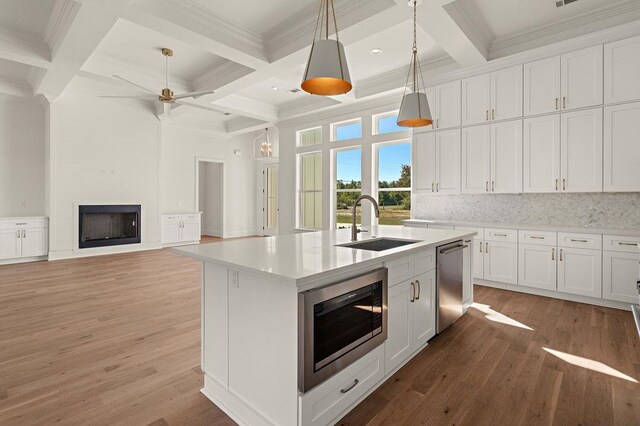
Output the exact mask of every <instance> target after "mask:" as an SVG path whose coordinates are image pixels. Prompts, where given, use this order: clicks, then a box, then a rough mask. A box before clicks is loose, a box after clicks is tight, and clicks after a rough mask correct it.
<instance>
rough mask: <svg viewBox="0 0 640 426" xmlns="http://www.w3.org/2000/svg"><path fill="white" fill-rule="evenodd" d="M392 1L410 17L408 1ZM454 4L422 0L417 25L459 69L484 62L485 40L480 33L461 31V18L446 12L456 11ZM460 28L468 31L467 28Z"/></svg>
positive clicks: (444, 0) (443, 0)
mask: <svg viewBox="0 0 640 426" xmlns="http://www.w3.org/2000/svg"><path fill="white" fill-rule="evenodd" d="M394 1H395V2H396V4H397V5H398V6H397V7H398V8H400V9H403V10H405V11H406V13H407V16H410V15H411V12H412V9H411V8H410V7H408V6H407V3H408V2H407V0H394ZM454 1H456V0H430V1H423V2H422V5H421V6H418V16H417V21H418V25H419V26H420V27H421V28H422V29H423V30H424V31H426V32H427V33H428V34H429V35H430V36H431V37H432V38H433V40H434V41H435V42H436V43H438V44H439V45H440V46H441V47H442V48H443V49H444V51H445V52H447V53H448V54H449V56H451V57H452V58H453V59H455V60H456V62H458V63H459V64H460V65H461V66H463V67H468V66H473V65H478V64H481V63H484V62H487V58H488V57H489V47H488V46H485V44H486V41H485V40H483V39H482V38H481V37H480V33H479V32H474V31H469V30H467V32H465V31H463V29H462V28H461V25H462V22H463V21H462V17H461V16H462V15H461V14H460V13H453V12H451V14H450V13H449V11H450V10H453V11H457V12H459V10H458V9H457V7H458V6H457V5H455V4H453V3H454ZM452 15H453V16H455V17H456V19H457V20H458V22H456V19H454V18H453V17H452ZM462 26H463V27H465V28H468V25H462Z"/></svg>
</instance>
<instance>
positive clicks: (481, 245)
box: [480, 243, 482, 253]
mask: <svg viewBox="0 0 640 426" xmlns="http://www.w3.org/2000/svg"><path fill="white" fill-rule="evenodd" d="M480 253H482V243H480Z"/></svg>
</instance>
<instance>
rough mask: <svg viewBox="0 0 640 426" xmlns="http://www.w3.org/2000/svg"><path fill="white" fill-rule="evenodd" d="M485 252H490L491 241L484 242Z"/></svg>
mask: <svg viewBox="0 0 640 426" xmlns="http://www.w3.org/2000/svg"><path fill="white" fill-rule="evenodd" d="M484 252H485V253H489V243H484Z"/></svg>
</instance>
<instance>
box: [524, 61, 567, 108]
mask: <svg viewBox="0 0 640 426" xmlns="http://www.w3.org/2000/svg"><path fill="white" fill-rule="evenodd" d="M560 97H561V94H560V57H559V56H555V57H553V58H547V59H542V60H540V61H536V62H531V63H528V64H524V115H525V116H529V115H537V114H545V113H548V112H554V111H558V110H559V109H560Z"/></svg>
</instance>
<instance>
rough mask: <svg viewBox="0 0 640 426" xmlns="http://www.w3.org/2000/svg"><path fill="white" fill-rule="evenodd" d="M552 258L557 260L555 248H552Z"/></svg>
mask: <svg viewBox="0 0 640 426" xmlns="http://www.w3.org/2000/svg"><path fill="white" fill-rule="evenodd" d="M551 260H556V249H555V248H552V249H551Z"/></svg>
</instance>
